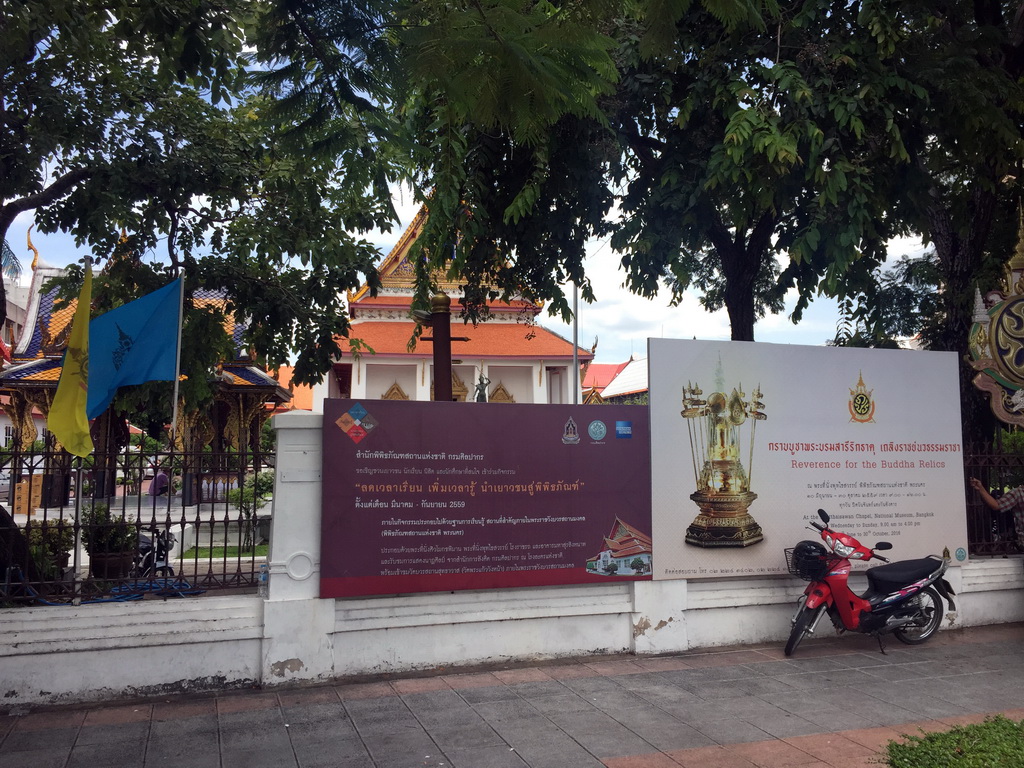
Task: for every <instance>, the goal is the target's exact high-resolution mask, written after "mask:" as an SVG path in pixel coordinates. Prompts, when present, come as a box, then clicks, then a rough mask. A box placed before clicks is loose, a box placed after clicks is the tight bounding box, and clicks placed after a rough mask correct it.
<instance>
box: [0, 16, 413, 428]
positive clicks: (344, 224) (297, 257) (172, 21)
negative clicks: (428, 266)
mask: <svg viewBox="0 0 1024 768" xmlns="http://www.w3.org/2000/svg"><path fill="white" fill-rule="evenodd" d="M273 12H274V9H273V8H272V7H270V6H268V5H264V4H259V5H252V4H246V3H235V2H233V0H229V1H228V2H224V3H217V4H209V3H192V2H180V3H179V2H174V1H172V2H169V3H160V4H158V5H153V4H143V5H141V6H140V5H138V4H128V3H125V4H121V3H114V4H111V3H95V2H90V1H89V0H76V2H72V3H58V2H55V1H54V0H15V2H14V3H10V4H7V5H5V6H3V10H2V11H0V14H2V16H0V25H2V26H3V28H4V30H5V46H4V50H3V52H2V53H0V99H2V109H0V120H2V121H3V129H2V130H0V193H2V194H0V201H2V205H0V235H2V234H3V233H4V232H6V230H7V227H8V226H9V224H10V222H11V221H12V220H13V218H14V216H16V215H17V214H19V213H21V212H23V211H30V210H33V211H35V216H36V220H37V222H38V223H39V224H40V227H41V229H43V230H44V231H57V230H62V231H66V232H70V233H71V234H73V235H74V236H75V237H76V238H77V240H78V241H79V242H80V243H83V244H88V245H90V246H91V248H92V251H93V256H94V257H95V258H97V259H99V261H100V264H101V265H104V269H103V272H102V275H100V276H98V279H97V291H96V302H95V305H94V312H95V313H98V312H101V311H105V310H106V309H110V308H113V307H116V306H119V305H120V304H123V303H124V302H126V301H129V300H131V299H134V298H137V297H138V296H140V295H142V294H144V293H146V292H148V291H150V290H154V289H155V288H157V287H159V286H160V285H164V284H166V282H167V281H168V280H170V279H172V278H173V277H175V276H177V275H181V274H184V275H185V277H186V289H187V292H188V295H189V296H191V295H193V293H194V292H195V291H198V290H200V289H207V290H209V289H225V288H226V289H229V291H230V302H229V303H228V305H227V307H226V309H225V312H226V313H227V314H228V315H233V316H234V319H235V320H237V321H241V322H245V323H246V324H247V326H248V328H249V330H248V332H247V337H246V343H247V345H248V346H250V347H251V348H252V349H254V350H255V351H256V353H257V354H258V355H259V356H260V357H261V358H262V359H265V360H266V361H267V362H268V363H270V364H271V365H276V364H280V363H282V362H285V361H287V360H289V358H292V359H293V361H294V364H295V369H296V370H295V376H296V380H297V381H310V380H314V379H318V378H319V376H320V375H321V374H322V373H323V372H325V371H326V370H327V368H328V367H329V365H330V360H331V356H332V354H333V351H334V348H335V347H334V338H335V336H336V335H338V334H345V333H346V332H347V329H348V322H347V318H346V316H345V311H344V309H345V308H344V303H343V301H344V295H345V292H346V291H347V290H348V289H352V288H355V287H357V286H358V285H360V284H361V283H362V282H363V281H364V280H368V281H369V282H370V284H371V285H374V286H375V285H376V273H375V270H374V261H375V259H376V257H377V256H378V253H377V251H376V249H375V248H373V247H372V245H371V244H370V243H368V242H366V241H365V240H363V239H361V238H360V237H359V236H358V234H352V233H359V232H362V231H365V230H367V229H368V228H370V227H373V226H386V225H387V223H388V221H389V220H390V217H392V216H393V211H392V209H391V206H390V201H387V200H385V202H381V201H382V199H384V198H383V196H382V194H381V191H382V188H381V187H380V184H379V179H378V178H377V177H376V176H373V174H372V173H371V172H369V171H367V170H365V166H366V164H365V163H364V164H363V165H362V166H360V165H359V163H358V160H359V158H360V157H362V155H363V149H362V143H361V138H360V136H359V135H358V132H355V133H349V134H344V133H342V134H339V135H337V136H335V137H334V138H333V140H332V141H333V143H332V145H331V146H332V148H333V151H332V152H331V153H327V152H316V153H314V152H308V151H305V150H306V149H308V147H306V146H300V145H297V143H296V142H295V141H294V137H293V136H292V133H294V131H292V129H291V126H287V130H286V129H285V128H286V126H283V125H282V123H281V122H280V121H279V119H278V116H279V115H280V114H281V110H280V109H278V108H276V102H275V98H276V96H278V95H279V94H275V93H272V92H270V91H269V90H268V92H267V93H265V94H260V93H257V92H256V91H254V90H253V89H252V87H251V86H250V85H248V82H249V81H248V75H247V73H246V71H245V59H244V58H243V57H242V53H241V51H242V48H243V43H245V42H246V41H247V40H249V39H250V38H248V37H247V36H246V35H247V30H249V29H252V28H260V29H264V28H267V27H268V25H272V24H273V23H275V17H274V16H273ZM360 85H361V84H360V83H355V87H360ZM292 106H293V107H294V105H292ZM272 107H275V108H272ZM122 233H125V235H126V236H123V235H122ZM151 256H157V259H156V261H155V265H153V264H149V263H148V262H149V261H151V260H152V259H151V258H150V257H151ZM80 280H81V272H80V271H79V270H75V269H72V270H70V271H69V273H68V275H67V278H66V281H65V282H66V291H65V295H66V296H71V295H76V293H77V285H78V284H80ZM0 306H3V302H2V301H0ZM223 320H224V317H223V316H222V315H220V314H218V313H217V312H215V311H214V312H211V311H199V310H196V309H195V308H193V309H192V310H190V311H189V313H188V314H187V318H186V333H187V334H188V336H187V337H186V342H187V343H186V344H185V350H186V360H185V361H184V365H185V366H187V368H186V370H187V371H189V372H190V373H191V376H190V377H189V381H191V382H192V384H190V385H189V386H192V387H194V388H195V389H196V391H195V392H192V393H190V395H189V396H190V397H191V398H192V400H191V402H192V403H193V404H194V405H201V404H202V402H203V401H204V399H206V398H207V396H208V393H209V378H210V375H211V374H212V371H213V369H214V367H215V365H216V363H217V362H218V361H219V360H223V359H230V358H232V357H233V356H234V350H228V349H226V340H224V341H223V343H222V341H221V339H222V337H223V333H221V332H219V327H220V326H221V325H222V324H223ZM189 338H191V339H193V340H198V339H202V340H203V343H196V342H195V341H193V342H192V343H188V339H189ZM189 356H191V357H192V358H194V359H188V357H189ZM157 389H159V387H157ZM151 390H153V388H152V387H151V388H150V389H148V390H147V389H146V388H142V389H139V390H138V391H136V392H134V393H133V394H132V395H130V397H131V398H134V399H135V401H137V402H133V403H130V405H132V406H133V407H135V408H142V407H144V406H145V405H146V402H149V401H150V400H151V398H152V396H153V391H155V390H153V391H151ZM143 401H146V402H143ZM126 404H128V403H125V402H123V403H122V405H126Z"/></svg>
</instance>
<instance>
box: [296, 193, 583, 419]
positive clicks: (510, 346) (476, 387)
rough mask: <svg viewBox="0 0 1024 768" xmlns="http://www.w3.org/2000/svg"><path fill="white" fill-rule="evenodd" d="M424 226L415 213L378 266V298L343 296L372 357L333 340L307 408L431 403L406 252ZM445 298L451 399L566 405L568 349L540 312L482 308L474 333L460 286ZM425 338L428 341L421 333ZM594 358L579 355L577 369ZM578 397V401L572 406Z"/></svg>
mask: <svg viewBox="0 0 1024 768" xmlns="http://www.w3.org/2000/svg"><path fill="white" fill-rule="evenodd" d="M425 221H426V210H425V209H424V208H421V209H420V211H419V213H418V214H417V215H416V218H415V219H414V220H413V222H412V224H410V226H409V227H408V229H406V231H405V233H404V234H403V235H402V237H401V238H400V239H399V241H398V243H397V244H396V245H395V247H394V248H393V249H392V251H391V253H390V254H389V255H388V256H387V258H386V259H385V260H384V261H383V263H382V264H381V266H380V269H379V274H380V279H381V283H382V287H381V288H380V290H379V291H378V294H377V295H376V296H371V295H370V290H369V288H368V287H367V286H365V285H364V286H363V287H362V288H360V289H359V290H358V291H356V292H355V293H354V294H352V295H350V296H349V315H350V317H351V320H352V329H351V331H350V337H351V339H353V340H354V339H358V340H359V341H360V342H361V343H362V344H363V345H365V346H366V347H368V348H369V349H371V350H373V351H372V352H367V351H365V350H363V351H361V352H359V353H358V354H357V353H356V351H355V349H353V345H352V343H350V341H349V340H348V339H339V342H338V357H337V360H336V362H335V364H334V366H333V369H332V370H331V372H330V373H329V374H328V376H327V377H326V378H325V380H324V381H323V382H321V383H320V384H319V385H317V386H315V387H314V396H313V409H314V410H315V411H320V410H322V408H323V399H324V398H325V397H346V398H355V399H380V400H431V399H432V390H433V381H434V373H433V368H434V366H433V349H432V346H431V343H430V342H429V341H426V340H425V339H423V338H421V339H419V340H418V341H417V343H416V344H415V346H414V347H413V348H412V349H410V348H409V344H410V341H411V340H412V339H413V336H414V333H415V330H416V321H415V320H414V319H413V317H412V314H411V310H412V300H413V292H414V287H415V268H414V265H413V264H412V263H410V262H409V253H410V249H411V248H412V246H413V244H414V243H415V241H416V237H417V236H418V235H419V233H420V232H421V231H422V229H423V225H424V223H425ZM440 288H441V290H442V291H444V292H445V293H446V294H447V295H448V296H449V297H451V300H452V303H451V335H452V345H451V346H452V398H453V399H454V400H459V401H473V400H476V401H481V400H486V402H491V403H572V402H573V401H574V398H573V387H574V386H578V384H574V382H575V381H576V380H577V379H576V378H575V377H574V376H573V370H572V366H573V345H572V343H571V342H569V341H567V340H565V339H563V338H562V337H561V336H558V335H557V334H555V333H553V332H551V331H549V330H547V329H546V328H544V327H542V326H540V325H538V324H537V315H538V314H539V313H540V311H541V307H539V306H537V305H536V304H533V303H530V302H527V301H522V300H513V301H510V302H502V301H494V302H490V303H489V304H488V309H489V311H490V317H489V318H488V319H487V321H486V322H481V323H479V324H478V325H476V326H474V325H471V324H467V323H464V322H463V321H462V320H461V319H460V317H459V314H460V313H461V311H462V306H461V304H459V301H458V296H459V295H460V293H461V291H460V285H459V283H458V282H455V281H444V280H442V281H441V282H440ZM425 331H426V332H425V333H424V336H426V337H429V336H430V329H429V328H427V329H425ZM593 357H594V355H593V351H591V350H587V349H583V348H578V349H577V360H578V362H579V364H580V365H581V366H584V365H586V364H587V363H589V362H590V361H591V360H592V359H593ZM578 399H579V398H577V400H578Z"/></svg>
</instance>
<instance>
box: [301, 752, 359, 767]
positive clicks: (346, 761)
mask: <svg viewBox="0 0 1024 768" xmlns="http://www.w3.org/2000/svg"><path fill="white" fill-rule="evenodd" d="M296 759H297V760H298V763H299V768H374V764H373V760H371V759H370V756H369V755H366V756H365V757H338V756H337V755H333V754H331V753H329V752H324V753H319V752H316V753H311V754H304V755H296Z"/></svg>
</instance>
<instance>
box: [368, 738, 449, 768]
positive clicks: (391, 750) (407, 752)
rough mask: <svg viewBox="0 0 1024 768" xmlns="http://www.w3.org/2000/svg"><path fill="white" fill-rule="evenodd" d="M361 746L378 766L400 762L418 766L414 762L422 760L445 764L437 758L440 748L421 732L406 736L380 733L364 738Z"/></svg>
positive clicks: (441, 759)
mask: <svg viewBox="0 0 1024 768" xmlns="http://www.w3.org/2000/svg"><path fill="white" fill-rule="evenodd" d="M363 744H364V745H365V746H366V750H367V751H368V752H369V753H370V757H372V758H373V761H374V763H376V764H378V765H380V764H384V763H387V762H393V763H394V762H402V761H404V763H405V764H406V765H420V763H419V762H416V761H418V760H424V759H426V760H435V759H436V760H438V763H440V762H445V761H444V760H443V758H439V756H440V755H441V754H442V753H441V748H440V747H438V746H437V744H436V743H434V741H433V740H432V739H431V738H430V737H429V736H427V734H425V733H423V732H422V731H421V732H420V733H414V734H408V735H403V734H400V733H381V734H378V735H375V736H373V737H364V738H363ZM428 764H429V763H428Z"/></svg>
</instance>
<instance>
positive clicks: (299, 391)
mask: <svg viewBox="0 0 1024 768" xmlns="http://www.w3.org/2000/svg"><path fill="white" fill-rule="evenodd" d="M294 373H295V369H294V368H292V367H291V366H290V365H282V366H281V367H280V368H278V369H277V380H278V382H279V383H280V384H281V386H282V387H283V388H284V389H287V390H288V391H289V392H291V393H292V399H291V402H290V403H288V408H291V409H296V410H300V411H312V410H313V388H312V387H311V386H309V385H308V384H293V383H292V375H293V374H294Z"/></svg>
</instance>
